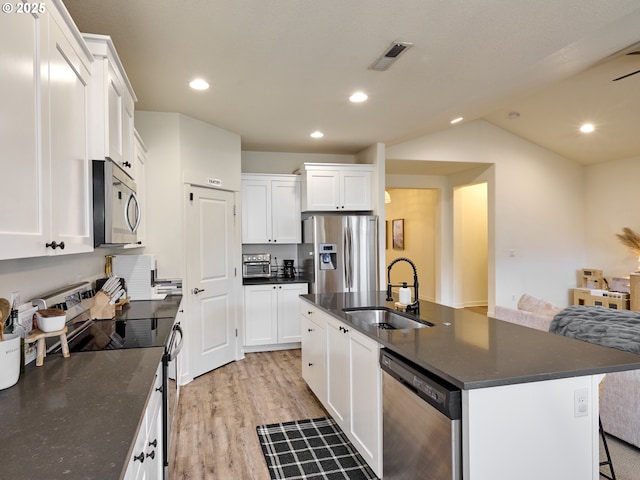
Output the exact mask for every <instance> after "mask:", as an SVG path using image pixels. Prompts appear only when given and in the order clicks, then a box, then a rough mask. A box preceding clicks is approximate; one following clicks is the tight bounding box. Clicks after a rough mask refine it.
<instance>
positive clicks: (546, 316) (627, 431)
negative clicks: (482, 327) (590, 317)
mask: <svg viewBox="0 0 640 480" xmlns="http://www.w3.org/2000/svg"><path fill="white" fill-rule="evenodd" d="M561 310H562V309H561V308H560V307H557V306H555V305H552V304H550V303H548V302H545V301H544V300H541V299H538V298H536V297H532V296H530V295H526V294H525V295H523V296H522V297H521V298H520V301H519V302H518V308H517V309H513V308H509V307H502V306H499V305H496V307H495V313H494V317H495V318H497V319H498V320H504V321H507V322H511V323H516V324H518V325H523V326H525V327H529V328H535V329H537V330H543V331H545V332H548V331H549V325H550V324H551V321H552V320H553V317H554V316H555V314H556V313H559V312H560V311H561ZM638 325H639V327H640V313H639V314H638ZM600 418H601V420H602V427H603V428H604V430H605V431H606V432H607V433H609V434H611V435H613V436H615V437H617V438H619V439H621V440H624V441H625V442H627V443H630V444H632V445H635V446H636V447H639V448H640V370H632V371H628V372H616V373H609V374H607V375H606V376H605V378H604V381H603V386H602V391H601V393H600Z"/></svg>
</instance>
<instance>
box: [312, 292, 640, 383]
mask: <svg viewBox="0 0 640 480" xmlns="http://www.w3.org/2000/svg"><path fill="white" fill-rule="evenodd" d="M385 297H386V292H362V293H326V294H308V295H302V296H301V297H300V298H302V299H303V300H304V301H307V302H309V303H311V304H313V305H316V306H317V307H319V308H320V309H321V310H323V311H325V312H327V313H328V314H330V315H333V316H334V317H336V318H338V319H340V320H341V321H343V322H345V323H347V324H350V325H351V326H352V327H353V328H355V329H356V330H359V331H361V332H362V333H364V334H366V335H368V336H369V337H371V338H374V339H376V340H378V341H379V342H380V344H382V345H383V346H384V347H386V348H388V349H390V350H393V351H394V352H396V353H398V354H400V355H402V356H403V357H405V358H407V359H408V360H410V361H412V362H414V363H416V364H417V365H420V366H421V367H423V368H425V369H426V370H428V371H430V372H432V373H434V374H436V375H438V376H440V377H442V378H444V379H445V380H447V381H449V382H450V383H452V384H453V385H455V386H457V387H458V388H461V389H463V390H471V389H478V388H486V387H494V386H502V385H512V384H521V383H528V382H536V381H543V380H552V379H559V378H568V377H576V376H584V375H594V374H600V373H608V372H615V371H623V370H634V369H639V368H640V355H634V354H631V353H627V352H623V351H620V350H615V349H611V348H605V347H601V346H598V345H593V344H590V343H586V342H582V341H579V340H574V339H572V338H567V337H564V336H560V335H554V334H550V333H547V332H542V331H538V330H534V329H531V328H526V327H522V326H519V325H515V324H512V323H509V322H504V321H501V320H496V319H493V318H491V317H487V316H484V315H481V314H477V313H473V312H469V311H466V310H463V309H455V308H450V307H446V306H442V305H438V304H435V303H432V302H426V301H421V302H420V318H421V319H422V320H425V321H427V322H431V323H433V324H434V325H435V326H434V327H431V328H419V329H414V330H381V329H378V328H377V327H374V326H370V327H362V326H361V325H355V324H354V323H353V322H351V321H350V320H349V318H348V317H347V316H346V315H345V314H344V312H343V311H342V309H343V308H346V307H349V308H353V307H370V306H383V307H389V308H394V304H393V302H387V301H386V300H385Z"/></svg>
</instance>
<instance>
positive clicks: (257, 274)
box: [242, 262, 271, 278]
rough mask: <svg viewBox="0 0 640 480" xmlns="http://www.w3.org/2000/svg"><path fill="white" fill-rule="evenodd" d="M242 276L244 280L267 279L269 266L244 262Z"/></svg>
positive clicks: (261, 263) (269, 270)
mask: <svg viewBox="0 0 640 480" xmlns="http://www.w3.org/2000/svg"><path fill="white" fill-rule="evenodd" d="M242 276H243V277H244V278H269V277H270V276H271V265H270V264H269V262H244V264H243V265H242Z"/></svg>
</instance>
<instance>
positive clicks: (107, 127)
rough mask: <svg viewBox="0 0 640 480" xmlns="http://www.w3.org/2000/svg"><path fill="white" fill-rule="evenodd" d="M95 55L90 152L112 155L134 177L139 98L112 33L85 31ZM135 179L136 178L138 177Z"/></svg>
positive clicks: (93, 156) (94, 156)
mask: <svg viewBox="0 0 640 480" xmlns="http://www.w3.org/2000/svg"><path fill="white" fill-rule="evenodd" d="M83 37H84V40H85V42H86V43H87V45H88V47H89V50H91V53H92V54H93V56H94V59H95V61H94V62H93V71H92V73H93V78H94V81H93V82H92V87H91V104H90V119H91V130H90V144H89V156H90V158H91V159H94V160H101V159H103V158H109V159H111V160H112V161H113V162H115V163H116V164H117V165H119V166H120V167H121V168H122V169H123V170H124V171H126V172H127V173H128V174H129V175H130V176H131V177H132V178H133V177H134V163H135V161H134V158H133V156H134V125H133V121H134V108H135V102H136V101H137V98H136V96H135V93H134V92H133V88H132V87H131V84H130V83H129V79H128V78H127V74H126V73H125V71H124V68H123V67H122V64H121V63H120V59H119V57H118V54H117V52H116V50H115V47H114V45H113V42H112V41H111V37H109V36H106V35H93V34H83ZM134 180H135V178H134Z"/></svg>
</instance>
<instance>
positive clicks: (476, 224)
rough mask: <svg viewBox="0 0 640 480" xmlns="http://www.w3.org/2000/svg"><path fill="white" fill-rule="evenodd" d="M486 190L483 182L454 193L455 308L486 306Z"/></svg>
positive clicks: (466, 186) (487, 269)
mask: <svg viewBox="0 0 640 480" xmlns="http://www.w3.org/2000/svg"><path fill="white" fill-rule="evenodd" d="M487 192H488V188H487V183H486V182H481V183H476V184H469V185H463V186H460V187H457V188H455V189H454V191H453V281H454V288H453V293H454V305H455V306H456V307H458V308H477V307H487V306H488V275H489V260H488V255H489V250H488V248H489V245H488V235H489V227H488V222H489V218H488V193H487Z"/></svg>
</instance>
